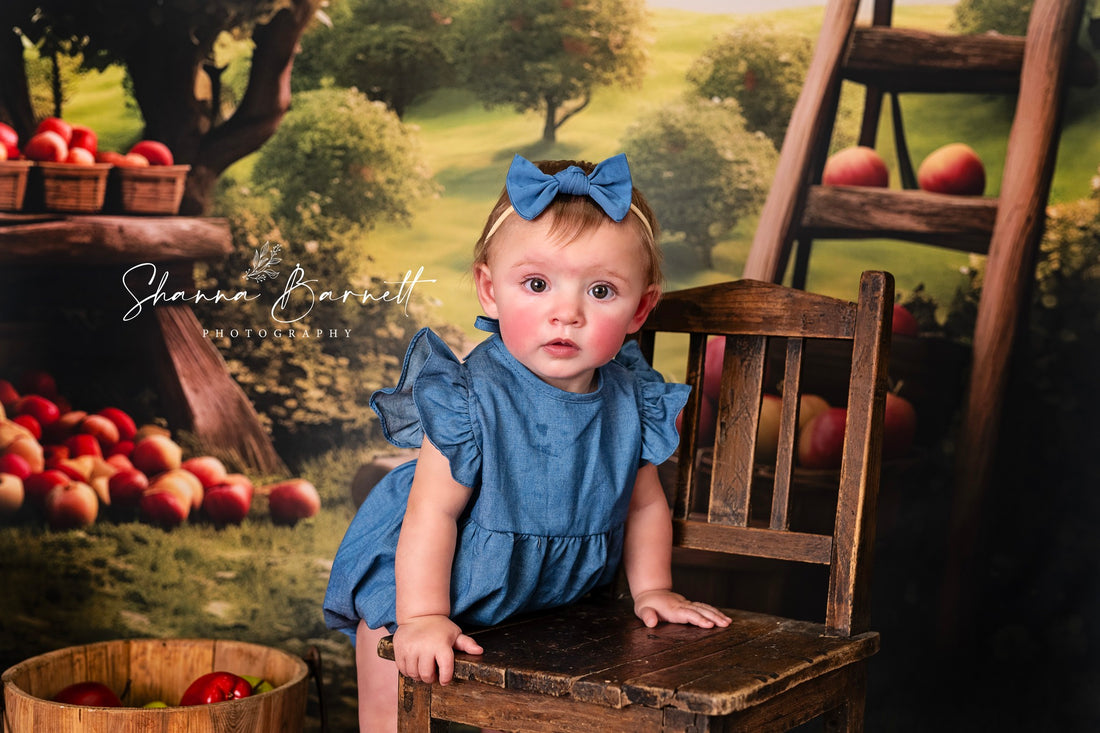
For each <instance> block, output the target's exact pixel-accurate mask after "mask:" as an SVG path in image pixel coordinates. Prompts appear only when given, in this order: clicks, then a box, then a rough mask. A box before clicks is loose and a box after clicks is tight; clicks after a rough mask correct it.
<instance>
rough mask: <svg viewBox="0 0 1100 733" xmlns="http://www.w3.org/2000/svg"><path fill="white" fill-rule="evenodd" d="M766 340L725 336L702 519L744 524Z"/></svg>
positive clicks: (750, 492) (746, 520)
mask: <svg viewBox="0 0 1100 733" xmlns="http://www.w3.org/2000/svg"><path fill="white" fill-rule="evenodd" d="M766 345H767V343H766V340H765V339H764V338H763V337H761V336H727V337H726V347H725V356H724V358H723V360H722V365H723V367H722V381H721V386H720V387H719V391H718V414H719V415H721V416H722V419H721V420H720V422H719V425H718V432H719V433H721V434H722V436H723V439H722V440H715V443H714V466H713V468H712V470H711V482H710V503H709V505H708V507H707V519H708V521H710V522H715V523H717V524H729V525H733V526H736V527H745V526H747V525H748V521H749V510H750V502H751V496H752V477H753V468H754V464H753V453H754V450H755V446H756V425H757V422H758V421H759V419H760V397H759V396H760V393H761V390H762V388H763V384H764V357H765V353H766V352H765V347H766Z"/></svg>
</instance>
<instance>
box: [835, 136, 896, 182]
mask: <svg viewBox="0 0 1100 733" xmlns="http://www.w3.org/2000/svg"><path fill="white" fill-rule="evenodd" d="M821 182H822V183H823V184H824V185H826V186H873V187H876V188H886V186H888V185H889V183H890V171H889V170H888V169H887V168H886V163H885V162H884V161H883V160H882V156H880V155H879V154H878V153H877V152H875V149H874V148H869V147H867V146H865V145H855V146H852V147H849V148H844V149H843V150H839V151H837V152H836V153H833V154H832V155H831V156H829V158H828V160H826V161H825V168H824V170H823V171H822V174H821Z"/></svg>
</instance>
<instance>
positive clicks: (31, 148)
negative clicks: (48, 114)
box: [23, 130, 69, 163]
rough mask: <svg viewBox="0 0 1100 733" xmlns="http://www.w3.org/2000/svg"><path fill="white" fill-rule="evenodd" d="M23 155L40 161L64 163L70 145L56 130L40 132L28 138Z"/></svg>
mask: <svg viewBox="0 0 1100 733" xmlns="http://www.w3.org/2000/svg"><path fill="white" fill-rule="evenodd" d="M23 155H25V156H26V157H27V159H28V160H35V161H38V162H40V163H63V162H64V161H65V158H66V157H67V156H68V155H69V145H68V143H66V142H65V141H64V140H63V139H62V138H61V136H60V135H58V134H57V133H56V132H52V131H50V130H47V131H46V132H39V133H36V134H34V135H31V137H30V138H29V139H28V140H27V144H26V145H24V146H23Z"/></svg>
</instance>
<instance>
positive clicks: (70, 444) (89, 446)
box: [65, 433, 103, 458]
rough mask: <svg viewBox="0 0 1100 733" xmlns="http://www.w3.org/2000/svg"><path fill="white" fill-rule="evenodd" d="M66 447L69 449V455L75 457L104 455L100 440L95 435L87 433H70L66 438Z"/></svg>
mask: <svg viewBox="0 0 1100 733" xmlns="http://www.w3.org/2000/svg"><path fill="white" fill-rule="evenodd" d="M65 447H66V448H68V449H69V455H71V456H73V457H74V458H75V457H77V456H99V457H100V458H102V457H103V448H102V447H100V445H99V441H98V440H96V437H95V436H94V435H88V434H87V433H77V434H76V435H70V436H69V437H68V438H66V439H65Z"/></svg>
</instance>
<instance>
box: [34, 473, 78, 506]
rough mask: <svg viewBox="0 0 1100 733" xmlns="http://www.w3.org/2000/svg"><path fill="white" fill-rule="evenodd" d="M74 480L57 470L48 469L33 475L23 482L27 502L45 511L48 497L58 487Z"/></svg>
mask: <svg viewBox="0 0 1100 733" xmlns="http://www.w3.org/2000/svg"><path fill="white" fill-rule="evenodd" d="M71 480H72V479H71V478H70V477H69V475H68V474H66V473H65V472H64V471H61V470H59V469H56V468H47V469H46V470H44V471H39V472H38V473H32V474H31V475H30V476H28V477H27V478H26V479H25V480H24V481H23V490H24V491H25V492H26V498H27V501H28V502H30V504H31V506H33V507H35V508H36V509H44V508H45V506H46V495H47V494H49V493H50V491H51V490H52V489H54V488H56V487H58V486H64V485H65V484H67V483H69V481H71Z"/></svg>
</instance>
